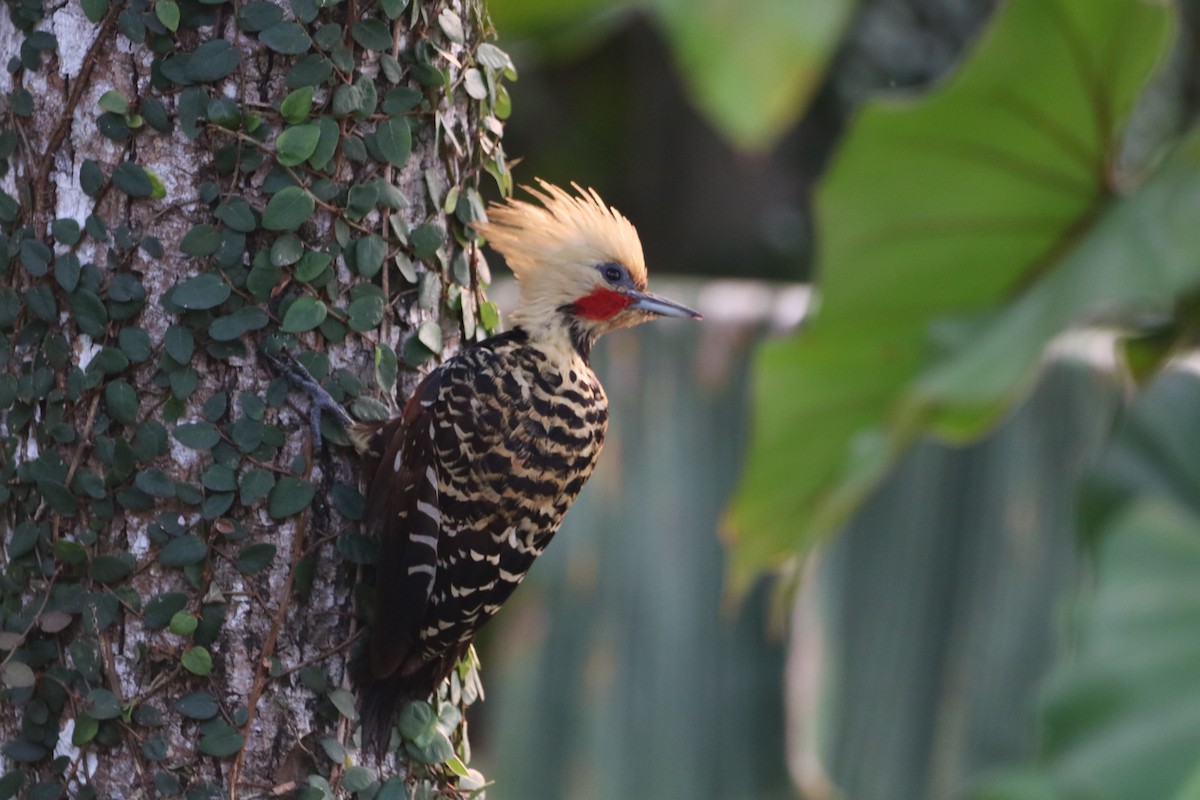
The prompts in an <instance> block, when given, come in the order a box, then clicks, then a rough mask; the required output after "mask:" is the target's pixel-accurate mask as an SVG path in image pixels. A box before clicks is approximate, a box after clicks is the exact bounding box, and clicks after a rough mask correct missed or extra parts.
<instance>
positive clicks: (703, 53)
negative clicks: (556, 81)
mask: <svg viewBox="0 0 1200 800" xmlns="http://www.w3.org/2000/svg"><path fill="white" fill-rule="evenodd" d="M855 6H856V3H855V0H786V2H780V0H743V2H737V3H733V2H728V0H629V1H627V2H613V1H612V0H577V1H576V2H571V3H563V2H559V0H530V1H529V2H521V3H495V4H494V5H493V7H492V8H491V9H490V10H491V13H492V17H493V18H494V19H495V22H496V29H497V30H499V31H501V32H502V33H503V34H504V35H505V36H506V37H512V36H524V37H534V38H536V39H537V40H538V44H539V45H540V46H541V47H542V49H543V50H546V51H550V52H558V53H570V54H575V53H578V52H579V51H581V50H587V49H588V48H589V46H590V45H591V44H592V42H593V41H594V40H596V39H598V38H601V37H602V36H604V35H605V34H607V33H608V32H609V31H610V30H611V29H612V28H614V27H615V23H616V22H617V21H619V20H620V19H622V18H624V17H627V16H629V15H630V13H647V14H649V15H650V16H651V17H652V18H653V19H655V21H656V22H657V23H658V24H659V26H660V28H661V29H662V33H663V35H664V38H665V39H666V42H667V45H668V46H669V47H670V50H671V53H672V56H673V57H674V59H675V62H676V64H677V67H678V70H677V71H678V74H679V78H680V80H681V81H682V82H683V85H684V87H685V89H686V91H687V94H688V96H689V97H690V99H691V100H692V102H693V103H694V104H695V105H696V107H697V108H698V109H699V110H700V111H701V113H703V114H704V116H705V117H706V118H707V119H708V121H709V122H710V123H711V124H712V125H713V127H714V128H716V129H717V131H718V132H719V133H720V134H721V135H722V136H724V137H725V138H726V139H727V140H728V141H730V142H731V143H732V144H733V145H734V146H736V147H740V148H742V149H745V150H752V151H759V152H761V151H765V150H768V149H769V148H770V147H772V146H773V145H775V144H776V143H777V142H778V141H779V139H780V138H781V137H782V136H783V135H784V134H785V133H786V132H787V130H788V128H789V127H791V126H792V125H794V124H795V123H796V121H797V120H799V119H800V117H802V116H803V115H804V112H805V111H806V110H807V108H808V103H809V100H810V99H811V97H812V95H813V93H814V92H815V91H816V89H817V88H818V87H819V86H820V83H821V79H822V78H823V77H824V75H825V71H826V68H827V67H828V65H829V61H830V59H831V58H832V57H833V53H834V50H835V49H836V48H837V45H838V42H839V41H841V33H842V30H843V29H844V28H845V25H846V23H847V21H848V20H849V18H850V15H851V13H852V12H853V11H854V8H855Z"/></svg>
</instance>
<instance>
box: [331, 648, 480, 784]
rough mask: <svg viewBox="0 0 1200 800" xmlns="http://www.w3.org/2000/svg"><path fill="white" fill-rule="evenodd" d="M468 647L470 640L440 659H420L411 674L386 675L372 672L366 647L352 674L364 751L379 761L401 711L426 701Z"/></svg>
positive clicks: (399, 672)
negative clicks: (419, 662) (418, 701)
mask: <svg viewBox="0 0 1200 800" xmlns="http://www.w3.org/2000/svg"><path fill="white" fill-rule="evenodd" d="M469 648H470V643H467V644H461V645H458V646H456V647H452V648H451V649H450V650H449V652H447V653H446V654H445V655H443V656H442V657H441V658H440V659H436V660H433V661H424V662H421V664H420V665H419V666H417V667H416V668H415V669H414V670H413V671H412V672H411V674H408V675H405V674H403V673H402V672H401V671H399V670H398V671H396V672H394V673H393V674H391V675H389V676H387V677H385V678H380V677H379V676H377V675H375V673H374V672H372V671H371V665H370V658H369V649H368V650H367V651H365V652H364V654H363V655H362V656H360V657H359V658H358V659H356V660H355V662H354V664H353V666H352V667H351V675H352V677H353V678H354V683H355V685H356V686H357V687H358V717H359V723H360V724H361V725H362V749H363V751H365V752H369V753H373V754H374V755H375V757H376V758H377V759H379V760H380V761H382V760H383V758H384V756H385V755H386V754H387V750H388V745H389V744H390V743H391V739H392V726H393V725H395V723H396V717H397V716H398V715H399V713H400V710H401V709H402V708H404V706H405V704H407V703H410V702H412V701H413V700H429V699H430V698H431V697H432V696H433V695H434V693H435V692H437V690H438V687H439V686H441V685H442V682H443V681H444V680H446V678H447V677H448V676H449V675H450V672H451V670H453V669H454V665H455V664H457V663H458V661H459V659H461V658H462V657H463V656H464V655H466V653H467V650H468V649H469Z"/></svg>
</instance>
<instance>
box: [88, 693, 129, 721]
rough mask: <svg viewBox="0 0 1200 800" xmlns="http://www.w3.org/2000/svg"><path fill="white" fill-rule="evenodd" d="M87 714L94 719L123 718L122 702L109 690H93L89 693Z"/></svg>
mask: <svg viewBox="0 0 1200 800" xmlns="http://www.w3.org/2000/svg"><path fill="white" fill-rule="evenodd" d="M86 700H87V703H88V705H89V708H88V709H87V713H88V715H89V716H91V717H92V718H94V719H116V718H117V717H119V716H121V701H120V700H118V699H117V696H116V695H115V694H113V693H112V692H110V691H109V690H107V689H92V690H91V691H90V692H88V693H87V698H86Z"/></svg>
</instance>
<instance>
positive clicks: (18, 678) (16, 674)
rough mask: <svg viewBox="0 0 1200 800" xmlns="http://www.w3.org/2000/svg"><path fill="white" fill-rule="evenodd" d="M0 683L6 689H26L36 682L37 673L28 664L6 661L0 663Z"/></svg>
mask: <svg viewBox="0 0 1200 800" xmlns="http://www.w3.org/2000/svg"><path fill="white" fill-rule="evenodd" d="M0 683H3V684H4V686H5V688H7V689H28V688H29V687H31V686H34V685H35V684H36V683H37V675H35V674H34V672H33V670H32V669H30V668H29V665H28V664H24V663H22V662H20V661H6V662H5V663H4V664H3V665H0Z"/></svg>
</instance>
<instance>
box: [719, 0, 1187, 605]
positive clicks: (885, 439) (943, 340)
mask: <svg viewBox="0 0 1200 800" xmlns="http://www.w3.org/2000/svg"><path fill="white" fill-rule="evenodd" d="M1169 22H1170V16H1169V12H1168V10H1167V9H1166V8H1165V7H1163V6H1156V5H1152V4H1149V3H1144V2H1141V1H1140V0H1011V2H1009V3H1007V4H1005V5H1004V6H1002V7H1001V9H1000V11H999V12H998V13H997V16H996V18H995V20H994V21H993V23H992V25H991V26H990V28H989V29H988V31H987V32H986V33H985V34H984V36H983V37H982V39H981V40H980V42H979V44H978V45H977V46H976V49H975V51H974V53H973V54H972V55H971V56H970V57H969V59H968V61H967V62H966V63H965V64H964V65H963V67H962V68H961V70H960V71H959V72H958V73H957V74H955V75H954V76H952V77H951V78H950V79H949V80H948V81H947V82H946V83H945V84H944V85H943V86H942V87H941V88H939V89H938V90H937V91H936V92H934V93H932V94H930V95H928V96H926V97H924V98H919V99H915V100H914V99H902V100H896V99H890V100H886V101H880V102H876V103H873V104H871V105H869V106H868V107H866V108H865V109H864V110H863V112H862V114H861V116H860V118H859V119H858V121H857V123H856V124H855V126H854V127H853V129H852V130H851V131H850V132H849V133H848V135H847V137H846V141H845V143H844V144H843V147H842V149H841V152H840V153H839V155H838V157H837V158H836V160H835V162H834V164H833V165H832V167H831V169H830V172H829V175H828V177H827V179H826V181H825V182H824V183H823V185H822V186H821V188H820V190H819V192H818V197H817V223H818V235H817V239H818V241H819V242H820V250H819V253H818V266H819V269H820V295H819V310H818V312H817V313H816V315H815V316H814V318H813V320H812V322H811V324H810V325H809V326H808V327H807V328H806V329H805V330H804V331H802V332H801V333H800V334H799V335H797V336H795V337H792V338H789V339H786V340H782V341H777V342H774V343H772V344H770V345H768V346H766V347H764V348H763V349H762V351H761V353H760V355H759V359H758V363H757V375H756V384H755V394H756V409H755V410H756V413H755V431H754V438H753V443H752V447H751V454H750V458H749V460H748V463H747V469H746V472H745V474H744V477H743V481H742V485H741V489H740V493H739V495H738V497H737V499H736V501H735V504H734V506H733V508H732V509H731V512H730V515H729V518H728V522H729V523H730V524H729V530H730V533H731V535H732V536H733V538H734V541H735V543H736V545H737V547H736V548H735V551H734V559H733V578H734V584H735V587H741V586H744V585H745V583H746V581H747V580H748V579H749V578H750V577H752V576H753V575H754V574H756V573H757V572H758V571H760V570H762V569H765V568H770V567H773V566H777V565H779V564H782V563H783V562H785V561H786V559H787V558H788V557H789V556H791V555H792V554H795V553H797V552H799V551H802V550H803V549H805V548H806V547H808V546H809V545H811V544H812V543H813V542H815V541H816V540H817V539H818V538H819V537H820V536H821V535H825V534H828V533H830V532H832V531H833V530H835V529H836V527H837V526H838V525H839V524H840V523H841V522H842V521H843V520H844V519H845V517H846V515H847V514H848V512H849V511H850V510H852V509H853V508H854V507H855V505H856V504H857V503H858V502H860V501H861V499H862V497H863V496H864V495H865V493H866V492H867V491H868V490H869V489H870V488H871V487H872V486H874V485H875V483H876V482H877V481H878V479H879V477H880V476H881V475H882V474H883V473H884V471H885V470H886V468H887V467H888V466H889V465H890V464H891V463H892V461H893V460H894V458H895V456H896V455H897V454H898V453H899V452H901V451H902V450H903V448H904V446H905V445H907V444H908V443H909V442H910V441H911V440H912V439H913V438H914V437H915V435H916V434H917V433H918V432H920V431H921V430H922V425H923V424H925V423H927V422H928V421H929V420H928V419H927V418H926V413H925V411H924V409H925V406H924V405H922V404H920V403H917V402H915V401H914V400H913V398H914V397H921V396H923V395H920V394H912V395H909V396H906V392H909V391H910V390H912V389H913V388H914V386H915V385H916V381H917V379H918V378H919V376H920V375H921V374H922V373H923V372H924V371H925V370H927V369H928V368H929V367H930V366H931V365H932V364H936V363H937V359H938V357H939V355H943V356H944V351H946V350H947V349H948V348H947V345H953V344H954V343H955V341H956V340H959V339H962V338H963V335H964V331H966V330H970V329H971V328H972V326H973V325H978V324H979V320H981V319H983V318H985V317H986V315H988V314H995V313H996V311H997V310H998V309H999V308H1002V307H1003V305H1004V304H1005V303H1006V302H1007V301H1009V300H1011V298H1012V297H1013V296H1014V295H1015V294H1018V293H1019V292H1020V291H1021V290H1022V289H1024V287H1026V286H1031V285H1036V284H1037V282H1038V281H1039V280H1040V279H1042V278H1043V277H1044V276H1045V275H1046V274H1047V272H1048V271H1049V272H1050V274H1053V272H1052V271H1053V270H1054V269H1056V268H1057V266H1058V265H1059V263H1060V262H1061V261H1062V260H1063V259H1064V257H1067V256H1069V255H1070V254H1071V253H1072V252H1073V250H1074V248H1075V247H1076V246H1077V245H1078V244H1079V243H1080V242H1081V241H1082V240H1083V238H1084V237H1085V236H1086V234H1088V233H1090V232H1092V231H1093V230H1094V229H1095V228H1097V226H1098V225H1100V224H1102V223H1103V222H1104V221H1105V220H1107V219H1108V216H1109V215H1108V214H1107V213H1106V211H1107V210H1108V208H1109V207H1110V206H1111V205H1112V203H1113V200H1112V198H1113V192H1112V189H1111V185H1112V183H1113V181H1114V178H1113V176H1112V175H1111V174H1110V169H1111V164H1112V163H1113V162H1114V160H1115V154H1116V152H1117V150H1118V149H1119V132H1120V126H1121V124H1122V123H1123V121H1124V119H1125V118H1126V117H1127V115H1128V113H1129V110H1130V108H1131V107H1132V105H1133V103H1134V100H1135V98H1136V96H1137V93H1138V89H1139V87H1140V86H1141V85H1142V84H1143V83H1144V82H1145V80H1146V78H1147V77H1148V76H1149V74H1150V72H1151V70H1152V69H1153V67H1154V66H1155V64H1156V63H1157V62H1158V60H1159V59H1160V57H1161V55H1162V53H1163V50H1164V48H1165V46H1166V43H1167V40H1168V36H1167V34H1168V30H1169ZM1114 213H1115V212H1114ZM1124 266H1125V267H1126V268H1129V269H1133V268H1135V267H1138V266H1140V264H1139V263H1132V264H1125V265H1124ZM922 389H923V391H926V392H927V391H928V389H927V388H926V387H922ZM1009 399H1010V397H1009V395H1008V394H1005V395H1004V396H1003V397H1002V398H997V397H995V396H989V401H995V402H993V403H991V404H990V405H987V407H986V409H985V410H986V411H987V412H988V414H987V416H986V419H988V420H992V419H994V418H995V416H996V415H997V414H998V412H999V411H1000V409H1001V408H1002V406H1003V404H1002V402H1001V400H1009ZM979 410H980V408H979V406H978V405H976V406H973V407H972V408H971V411H972V414H973V415H974V419H973V421H974V422H975V423H976V426H978V423H979V422H980V421H981V420H982V419H984V417H982V416H980V415H979ZM946 411H947V415H946V416H945V417H943V418H942V419H943V421H944V420H945V419H949V418H950V416H951V415H950V414H949V411H951V409H946Z"/></svg>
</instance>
